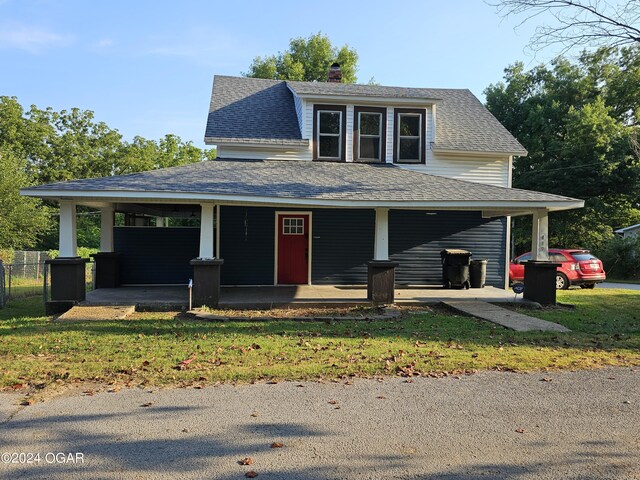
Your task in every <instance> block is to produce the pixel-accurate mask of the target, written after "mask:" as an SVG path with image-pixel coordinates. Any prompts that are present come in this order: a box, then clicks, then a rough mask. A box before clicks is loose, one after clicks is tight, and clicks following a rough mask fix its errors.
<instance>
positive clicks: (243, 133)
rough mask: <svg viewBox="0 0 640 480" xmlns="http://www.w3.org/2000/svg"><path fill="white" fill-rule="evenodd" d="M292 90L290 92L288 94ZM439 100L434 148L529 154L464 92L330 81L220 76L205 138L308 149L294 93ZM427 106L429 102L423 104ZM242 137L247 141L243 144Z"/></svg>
mask: <svg viewBox="0 0 640 480" xmlns="http://www.w3.org/2000/svg"><path fill="white" fill-rule="evenodd" d="M289 89H291V90H289ZM291 91H293V92H294V93H295V94H297V95H302V96H304V95H312V96H332V97H335V96H338V97H339V96H345V97H346V96H354V95H355V96H362V97H372V98H389V99H394V98H401V99H415V100H416V101H417V102H418V101H419V100H421V99H422V100H429V101H433V100H435V101H437V107H436V113H437V114H436V119H437V121H436V141H435V144H434V146H433V147H434V149H436V150H440V151H465V152H467V151H468V152H483V153H504V154H514V155H526V153H527V152H526V150H525V149H524V147H523V146H522V145H520V143H518V141H517V140H516V139H515V138H514V137H513V136H512V135H511V134H510V133H509V132H508V131H507V129H506V128H504V126H502V124H501V123H500V122H499V121H498V120H497V119H496V118H495V117H494V116H493V115H492V114H491V113H490V112H489V111H488V110H487V109H486V108H485V107H484V106H483V105H482V103H481V102H480V101H479V100H478V99H477V98H476V97H475V96H474V95H473V94H472V93H471V92H470V91H469V90H466V89H443V88H405V87H388V86H381V85H356V84H344V83H332V82H293V81H287V82H285V81H279V80H263V79H256V78H245V77H228V76H220V75H217V76H216V77H215V78H214V84H213V92H212V96H211V107H210V112H209V118H208V122H207V130H206V134H205V137H207V139H208V140H209V142H211V143H215V142H216V140H226V141H237V142H242V141H245V142H248V141H252V142H254V143H265V144H269V143H271V144H277V143H280V144H286V145H307V144H308V140H303V139H302V138H301V134H300V129H299V126H298V119H297V116H296V112H295V106H294V100H293V96H292V94H291ZM425 103H427V102H425ZM243 139H244V140H243Z"/></svg>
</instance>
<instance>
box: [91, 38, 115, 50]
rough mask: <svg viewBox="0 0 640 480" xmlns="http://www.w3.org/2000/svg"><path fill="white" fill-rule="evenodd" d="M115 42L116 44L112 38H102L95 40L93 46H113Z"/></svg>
mask: <svg viewBox="0 0 640 480" xmlns="http://www.w3.org/2000/svg"><path fill="white" fill-rule="evenodd" d="M113 44H114V41H113V40H111V39H110V38H102V39H100V40H98V41H97V42H93V43H92V44H91V46H92V47H93V48H109V47H112V46H113Z"/></svg>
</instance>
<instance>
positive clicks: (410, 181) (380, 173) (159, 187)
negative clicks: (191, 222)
mask: <svg viewBox="0 0 640 480" xmlns="http://www.w3.org/2000/svg"><path fill="white" fill-rule="evenodd" d="M21 192H22V194H23V195H28V196H33V197H40V198H51V199H58V200H59V199H75V200H76V201H78V202H79V203H84V204H87V205H90V204H92V203H94V204H97V203H99V202H101V201H102V202H109V201H111V202H133V201H135V202H137V203H144V202H149V203H154V202H164V203H167V202H168V201H175V202H178V203H185V202H191V203H198V202H218V203H226V204H256V205H261V204H271V205H292V206H294V205H304V206H325V207H351V208H358V207H389V208H433V209H438V208H442V209H475V210H501V209H510V210H514V209H525V210H531V209H535V208H547V209H548V210H565V209H570V208H580V207H582V206H583V205H584V202H583V201H582V200H578V199H575V198H569V197H563V196H560V195H553V194H549V193H541V192H534V191H529V190H520V189H515V188H504V187H497V186H493V185H484V184H480V183H475V182H469V181H464V180H456V179H452V178H447V177H441V176H436V175H430V174H426V173H421V172H416V171H411V170H407V169H403V168H400V167H398V166H395V165H391V164H361V163H326V162H307V161H263V160H225V159H217V160H214V161H206V162H200V163H194V164H190V165H185V166H180V167H171V168H164V169H159V170H152V171H148V172H140V173H134V174H129V175H119V176H111V177H103V178H91V179H83V180H71V181H67V182H59V183H52V184H47V185H41V186H37V187H31V188H26V189H22V190H21Z"/></svg>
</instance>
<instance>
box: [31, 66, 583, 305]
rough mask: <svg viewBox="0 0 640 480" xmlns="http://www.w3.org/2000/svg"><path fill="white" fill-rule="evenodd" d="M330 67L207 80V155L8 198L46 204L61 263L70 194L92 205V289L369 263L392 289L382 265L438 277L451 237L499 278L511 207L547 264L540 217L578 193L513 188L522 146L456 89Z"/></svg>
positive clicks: (404, 278)
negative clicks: (322, 77) (311, 78)
mask: <svg viewBox="0 0 640 480" xmlns="http://www.w3.org/2000/svg"><path fill="white" fill-rule="evenodd" d="M340 76H341V75H340V71H339V67H338V66H336V65H334V66H332V68H331V70H330V72H329V81H328V82H295V81H278V80H264V79H255V78H244V77H230V76H215V77H214V82H213V90H212V95H211V104H210V110H209V115H208V120H207V125H206V132H205V142H206V144H208V145H216V146H217V153H218V159H216V160H215V161H208V162H202V163H198V164H192V165H187V166H181V167H174V168H167V169H161V170H156V171H150V172H143V173H136V174H131V175H122V176H113V177H106V178H95V179H85V180H74V181H68V182H60V183H55V184H50V185H42V186H38V187H33V188H28V189H24V190H23V191H22V193H23V194H25V195H30V196H34V197H40V198H46V199H53V200H56V201H57V202H59V204H60V219H61V230H60V254H61V257H63V259H64V257H66V258H69V259H72V258H73V257H75V255H76V233H75V207H76V205H88V206H91V207H95V208H99V209H101V212H102V230H101V234H102V237H101V239H102V241H101V250H102V252H105V253H104V255H103V258H102V259H98V258H97V259H96V260H97V261H98V260H99V261H100V262H101V263H102V264H103V265H107V266H105V267H101V266H100V264H98V268H99V270H100V269H101V270H102V271H103V272H108V273H106V277H107V280H104V281H103V284H105V285H107V284H110V283H113V284H114V285H115V284H120V283H122V284H184V283H186V281H187V279H188V278H191V277H192V275H195V277H194V279H195V281H196V284H197V285H198V286H201V285H202V282H205V283H206V284H207V288H209V290H207V291H208V292H209V294H210V295H215V294H214V293H211V292H213V290H215V289H216V288H218V286H219V282H221V283H222V284H223V285H291V284H338V285H341V284H361V285H364V284H368V285H369V286H370V288H371V285H372V284H373V283H375V278H378V277H376V275H377V274H376V272H378V273H380V275H382V276H381V277H379V278H383V277H384V276H385V275H386V278H387V279H388V278H391V279H392V280H391V290H393V284H394V283H393V278H394V277H393V275H395V284H400V285H433V284H440V283H441V280H442V277H441V275H442V269H441V259H440V251H441V250H442V249H443V248H464V249H467V250H469V251H471V252H472V253H473V257H474V258H486V259H488V260H489V262H488V272H487V283H488V284H490V285H493V286H497V287H500V288H506V287H507V284H508V257H509V254H508V252H509V239H510V232H509V228H510V217H511V216H515V215H533V218H534V222H533V231H532V236H533V243H534V248H533V251H534V252H535V257H536V258H535V259H534V260H546V259H547V256H546V255H547V235H548V232H547V229H548V227H547V225H548V224H547V215H548V213H549V212H552V211H557V210H565V209H572V208H580V207H582V206H583V202H582V201H581V200H577V199H573V198H567V197H562V196H558V195H552V194H547V193H540V192H533V191H525V190H518V189H514V188H511V170H512V162H513V158H514V157H516V156H522V155H526V153H527V152H526V151H525V149H524V148H523V147H522V146H521V145H520V144H519V143H518V142H517V141H516V139H514V138H513V137H512V136H511V134H510V133H509V132H508V131H507V130H506V129H505V128H504V127H503V126H502V125H501V124H500V123H499V122H498V121H497V120H496V118H494V117H493V116H492V115H491V113H489V111H488V110H486V109H485V107H484V106H483V105H482V104H481V102H480V101H479V100H478V99H477V98H476V97H475V96H474V95H473V94H472V93H471V92H470V91H469V90H461V89H432V88H402V87H386V86H374V85H349V84H343V83H341V82H340V81H339V80H340ZM114 212H125V213H128V214H131V215H139V216H140V215H141V216H144V217H146V218H150V217H159V218H164V217H171V216H174V217H176V216H184V217H194V218H198V217H199V218H200V219H201V227H200V228H196V229H188V228H166V227H159V228H153V227H152V228H149V227H136V226H129V227H116V228H114V226H113V223H114V222H113V215H114ZM134 223H135V222H134ZM146 224H147V225H148V224H150V222H146ZM157 224H158V225H164V222H163V221H162V222H161V221H158V222H157ZM112 252H116V253H117V254H118V260H117V264H118V266H117V267H114V266H113V265H111V266H110V267H109V266H108V265H109V262H110V261H109V260H108V258H109V255H110V254H111V256H112V257H113V256H114V255H113V254H112ZM192 259H199V260H193V261H192ZM214 259H215V260H214ZM221 259H223V261H224V264H223V265H221V262H222V260H221ZM62 261H63V260H62ZM69 262H72V260H69ZM113 262H115V260H113V261H111V263H113ZM216 262H217V263H216ZM69 268H70V267H69ZM192 268H195V269H196V271H195V272H194V273H192V272H193V271H192ZM202 269H209V270H206V271H207V272H208V273H206V274H205V273H200V274H199V273H198V272H199V271H201V270H202ZM376 269H377V270H376ZM118 270H119V273H118ZM202 271H204V270H202ZM109 272H110V273H109ZM114 272H115V273H114ZM385 272H386V273H385ZM389 272H390V273H389ZM389 274H391V277H389ZM211 275H213V276H216V281H215V282H213V283H214V284H215V285H213V286H212V285H211V282H210V281H209V280H204V279H205V277H206V278H209V277H210V276H211ZM109 276H111V277H114V276H117V277H118V278H117V279H114V278H112V279H111V281H109V280H108V277H109ZM218 276H219V278H218ZM53 280H55V278H54V279H53ZM218 281H219V282H218ZM216 282H218V283H216ZM58 283H65V284H68V283H69V282H66V281H62V280H59V281H58ZM387 283H388V282H387ZM387 288H388V287H387ZM211 289H213V290H211ZM59 295H67V296H69V295H70V293H66V292H65V293H64V294H63V293H61V292H60V293H59ZM370 295H371V292H370ZM391 295H392V293H391ZM207 298H211V297H207Z"/></svg>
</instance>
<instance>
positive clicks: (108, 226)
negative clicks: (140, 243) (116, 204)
mask: <svg viewBox="0 0 640 480" xmlns="http://www.w3.org/2000/svg"><path fill="white" fill-rule="evenodd" d="M114 211H115V209H114V208H113V205H109V206H108V207H103V208H101V209H100V251H101V252H113V215H114Z"/></svg>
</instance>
